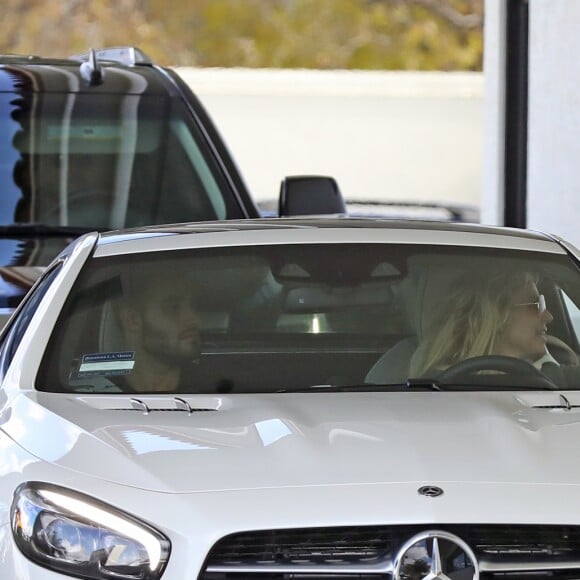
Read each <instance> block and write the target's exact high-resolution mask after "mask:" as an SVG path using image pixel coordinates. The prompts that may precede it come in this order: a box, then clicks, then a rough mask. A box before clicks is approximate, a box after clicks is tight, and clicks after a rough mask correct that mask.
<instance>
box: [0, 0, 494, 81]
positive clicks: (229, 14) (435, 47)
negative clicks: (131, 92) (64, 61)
mask: <svg viewBox="0 0 580 580" xmlns="http://www.w3.org/2000/svg"><path fill="white" fill-rule="evenodd" d="M0 2H1V6H2V8H3V10H2V12H3V15H4V16H3V18H2V20H1V21H0V31H1V34H0V51H1V52H3V53H30V54H40V55H47V56H67V55H70V54H74V53H75V52H84V51H86V50H87V48H89V47H95V48H99V47H103V46H117V45H135V46H139V47H140V48H141V49H143V50H144V51H145V52H147V53H148V54H150V55H151V56H152V57H153V58H154V59H155V60H156V61H158V62H160V63H162V64H166V65H181V66H185V65H194V66H220V67H234V66H239V67H280V68H320V69H333V68H338V69H352V68H357V69H406V70H481V67H482V53H483V31H482V21H483V0H116V1H115V2H111V1H110V0H107V1H105V0H90V1H89V0H54V1H53V2H45V1H43V0H0Z"/></svg>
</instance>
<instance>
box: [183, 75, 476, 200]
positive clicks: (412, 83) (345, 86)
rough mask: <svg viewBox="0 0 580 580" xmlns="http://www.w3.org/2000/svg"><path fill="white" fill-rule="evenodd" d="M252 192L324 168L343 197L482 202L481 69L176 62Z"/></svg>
mask: <svg viewBox="0 0 580 580" xmlns="http://www.w3.org/2000/svg"><path fill="white" fill-rule="evenodd" d="M177 71H178V72H179V74H180V75H181V76H183V77H184V79H185V80H186V81H187V82H188V83H189V84H190V86H191V87H192V88H193V90H194V91H195V92H196V94H197V95H198V96H199V97H200V98H201V100H202V101H203V103H204V104H205V106H206V108H207V109H208V111H209V112H210V114H211V115H212V117H213V118H214V120H215V122H216V123H217V125H218V128H219V130H220V132H221V133H222V135H223V136H224V138H225V139H226V141H227V143H228V145H230V147H231V149H232V151H233V153H234V156H235V158H236V160H237V162H238V165H239V166H240V168H241V170H242V172H243V174H244V176H245V178H246V181H247V182H248V186H249V187H250V190H251V191H252V193H253V195H254V197H255V199H257V200H260V201H261V200H265V199H274V198H277V196H278V190H279V186H280V180H281V179H282V177H283V176H284V175H293V174H309V173H317V174H327V175H332V176H334V177H336V178H337V179H338V182H339V184H340V187H341V189H342V191H343V194H344V196H345V197H347V198H349V199H355V198H358V199H374V200H380V199H385V200H416V201H448V202H456V203H468V204H475V205H479V204H480V197H481V179H482V177H481V167H482V149H483V77H482V75H481V74H477V73H472V74H470V73H419V74H417V73H397V72H382V71H381V72H378V71H377V72H363V71H312V70H264V69H262V70H249V69H196V68H179V69H177Z"/></svg>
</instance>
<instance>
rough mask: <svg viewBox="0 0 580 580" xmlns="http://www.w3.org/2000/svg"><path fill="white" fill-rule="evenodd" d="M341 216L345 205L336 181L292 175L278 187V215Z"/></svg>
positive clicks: (329, 178)
mask: <svg viewBox="0 0 580 580" xmlns="http://www.w3.org/2000/svg"><path fill="white" fill-rule="evenodd" d="M328 214H333V215H342V214H346V205H345V203H344V200H343V198H342V194H341V193H340V190H339V188H338V184H337V183H336V180H335V179H334V178H332V177H326V176H323V175H292V176H289V177H285V178H284V179H283V180H282V183H281V185H280V198H279V207H278V215H279V216H280V217H283V216H298V215H328Z"/></svg>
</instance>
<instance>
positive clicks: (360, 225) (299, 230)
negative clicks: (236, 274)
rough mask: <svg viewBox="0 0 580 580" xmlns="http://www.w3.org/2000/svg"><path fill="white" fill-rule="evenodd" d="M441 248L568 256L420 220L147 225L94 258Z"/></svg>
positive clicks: (515, 239)
mask: <svg viewBox="0 0 580 580" xmlns="http://www.w3.org/2000/svg"><path fill="white" fill-rule="evenodd" d="M341 242H344V243H364V242H370V243H408V244H441V245H445V244H447V245H460V246H474V247H478V246H480V247H489V248H505V249H521V250H534V251H542V252H549V253H566V252H565V250H564V249H563V248H562V247H561V245H560V244H558V243H557V241H556V240H555V239H554V238H552V237H551V236H549V235H547V234H543V233H541V232H534V231H531V230H523V229H516V228H506V227H493V226H484V225H479V224H463V223H459V224H458V223H451V222H435V221H433V222H431V221H420V220H409V221H406V220H390V219H357V218H348V217H345V218H328V217H325V218H272V219H267V218H260V219H250V220H247V219H246V220H228V221H216V222H197V223H187V224H185V223H184V224H169V225H163V226H147V227H141V228H135V229H128V230H119V231H114V232H106V233H103V234H101V235H100V236H99V240H98V242H97V248H96V251H95V256H97V257H98V256H105V255H118V254H123V253H134V252H141V251H157V250H162V249H179V248H185V247H193V246H197V247H210V246H211V247H219V246H236V245H253V244H270V243H271V244H283V243H341Z"/></svg>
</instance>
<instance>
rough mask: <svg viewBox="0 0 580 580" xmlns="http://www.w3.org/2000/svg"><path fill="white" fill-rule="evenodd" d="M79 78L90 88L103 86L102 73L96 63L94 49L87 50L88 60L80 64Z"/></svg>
mask: <svg viewBox="0 0 580 580" xmlns="http://www.w3.org/2000/svg"><path fill="white" fill-rule="evenodd" d="M81 76H82V77H83V79H85V81H87V82H88V83H89V86H91V87H95V86H97V85H102V84H103V71H102V69H101V67H100V66H99V62H98V61H97V53H96V52H95V49H94V48H91V49H90V50H89V55H88V59H87V60H86V61H84V62H82V63H81Z"/></svg>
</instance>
